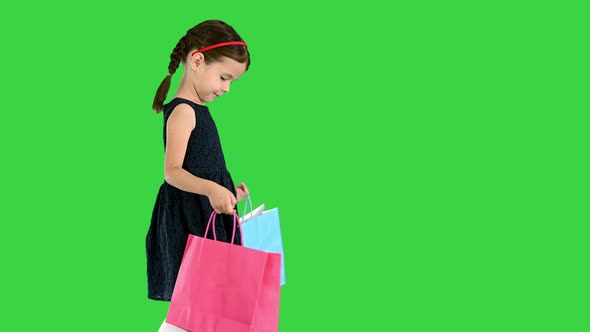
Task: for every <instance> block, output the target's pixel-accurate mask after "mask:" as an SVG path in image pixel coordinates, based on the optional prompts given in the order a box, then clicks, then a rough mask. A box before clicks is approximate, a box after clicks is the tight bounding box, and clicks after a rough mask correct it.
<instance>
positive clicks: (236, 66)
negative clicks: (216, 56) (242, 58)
mask: <svg viewBox="0 0 590 332" xmlns="http://www.w3.org/2000/svg"><path fill="white" fill-rule="evenodd" d="M211 65H212V66H213V67H215V68H216V69H218V70H221V71H226V72H228V73H230V74H234V75H241V74H243V73H244V72H245V71H246V64H245V63H240V62H238V61H236V60H234V59H231V58H227V57H224V58H223V59H222V60H221V61H216V62H213V63H212V64H211Z"/></svg>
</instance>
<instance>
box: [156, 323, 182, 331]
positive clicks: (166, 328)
mask: <svg viewBox="0 0 590 332" xmlns="http://www.w3.org/2000/svg"><path fill="white" fill-rule="evenodd" d="M158 332H188V331H187V330H183V329H181V328H180V327H176V326H174V325H172V324H168V323H166V321H164V322H163V323H162V326H160V329H159V330H158Z"/></svg>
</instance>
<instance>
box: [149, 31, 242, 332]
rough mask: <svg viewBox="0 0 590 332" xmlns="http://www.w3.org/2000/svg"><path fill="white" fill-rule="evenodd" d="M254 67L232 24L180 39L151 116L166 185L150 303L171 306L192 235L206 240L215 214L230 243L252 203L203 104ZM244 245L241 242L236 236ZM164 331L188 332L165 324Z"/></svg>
mask: <svg viewBox="0 0 590 332" xmlns="http://www.w3.org/2000/svg"><path fill="white" fill-rule="evenodd" d="M181 62H182V65H183V68H184V70H183V74H182V80H181V82H180V85H179V87H178V90H177V92H176V94H175V96H174V98H173V99H172V100H171V101H170V102H169V103H167V104H166V105H164V100H165V99H166V95H167V93H168V90H169V88H170V79H171V76H172V75H173V74H174V73H175V72H176V69H177V68H178V65H179V64H180V63H181ZM249 66H250V54H249V52H248V49H247V45H246V43H244V41H243V40H242V38H241V37H240V36H239V35H238V33H237V32H236V31H235V30H234V29H233V28H232V27H231V26H230V25H228V24H226V23H224V22H222V21H219V20H210V21H205V22H202V23H200V24H198V25H196V26H195V27H193V28H192V29H190V30H188V31H187V33H186V35H184V37H182V38H181V39H180V41H179V42H178V44H177V45H176V47H175V48H174V50H173V51H172V54H171V55H170V64H169V65H168V76H166V78H165V79H164V81H162V83H161V84H160V87H159V88H158V91H157V92H156V97H155V99H154V103H153V109H154V110H155V111H156V112H157V113H160V112H162V111H164V132H163V134H164V150H165V155H164V179H165V181H164V183H163V184H162V185H161V186H160V190H159V192H158V196H157V198H156V203H155V206H154V209H153V213H152V220H151V224H150V228H149V230H148V233H147V237H146V253H147V274H148V297H149V298H150V299H153V300H160V301H170V298H171V296H172V291H173V289H174V284H175V282H176V277H177V274H178V270H179V267H180V262H181V260H182V255H183V253H184V248H185V245H186V241H187V238H188V234H189V233H190V234H194V235H197V236H202V237H205V236H206V237H208V238H212V231H209V234H204V233H205V227H206V226H207V221H208V219H209V216H210V215H211V213H212V212H213V210H215V211H217V213H220V214H221V215H220V216H219V217H218V219H217V222H216V228H215V231H216V235H217V240H218V241H224V242H229V241H230V239H231V233H232V231H233V217H232V213H233V210H234V209H235V207H236V204H237V202H239V201H241V200H242V199H243V198H244V197H245V196H247V195H248V189H247V188H246V185H245V184H244V183H242V184H240V185H239V186H234V183H233V181H232V178H231V175H230V173H229V172H228V170H227V168H226V165H225V159H224V157H223V151H222V149H221V143H220V140H219V135H218V132H217V128H216V126H215V122H214V121H213V118H212V117H211V114H210V113H209V108H208V107H207V106H205V105H204V104H205V103H208V102H211V101H213V100H214V99H216V98H218V97H219V96H221V95H223V94H225V93H227V92H229V90H230V84H231V83H232V82H233V81H235V80H237V79H238V78H240V76H242V74H243V73H244V72H246V71H247V70H248V67H249ZM236 238H237V239H238V241H237V244H241V243H240V241H239V239H240V234H239V233H238V234H236ZM160 331H184V330H182V329H180V328H178V327H174V326H172V325H170V324H168V323H166V322H165V321H164V323H163V324H162V326H161V327H160Z"/></svg>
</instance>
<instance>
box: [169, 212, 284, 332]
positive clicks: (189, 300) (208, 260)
mask: <svg viewBox="0 0 590 332" xmlns="http://www.w3.org/2000/svg"><path fill="white" fill-rule="evenodd" d="M216 217H217V214H216V213H215V211H213V213H212V214H211V217H210V218H209V222H208V223H207V228H206V230H205V234H207V232H208V231H209V226H212V227H213V236H214V238H215V239H216V235H215V220H216ZM211 224H213V225H211ZM236 225H237V227H240V224H239V222H238V215H237V213H236V212H235V211H234V230H233V235H232V240H231V244H230V243H225V242H220V241H216V240H211V239H206V238H203V237H199V236H195V235H192V234H190V235H189V237H188V240H187V244H186V247H185V251H184V256H183V258H182V263H181V264H180V270H179V272H178V277H177V279H176V284H175V286H174V291H173V293H172V299H171V301H170V308H169V309H168V315H167V317H166V321H167V322H168V323H170V324H172V325H175V326H178V327H180V328H183V329H185V330H189V331H192V332H213V331H215V332H226V331H227V332H272V331H278V322H279V300H280V276H281V254H278V253H269V252H264V251H261V250H256V249H251V248H245V247H243V246H238V245H235V244H233V242H234V238H235V233H236ZM240 233H241V229H240ZM242 243H243V242H242Z"/></svg>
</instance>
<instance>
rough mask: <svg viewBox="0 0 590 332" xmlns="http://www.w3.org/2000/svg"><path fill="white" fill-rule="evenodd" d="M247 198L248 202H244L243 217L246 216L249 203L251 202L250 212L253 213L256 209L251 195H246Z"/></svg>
mask: <svg viewBox="0 0 590 332" xmlns="http://www.w3.org/2000/svg"><path fill="white" fill-rule="evenodd" d="M246 198H247V199H248V200H247V201H246V202H244V213H242V216H243V217H246V211H248V203H250V213H252V212H253V211H254V206H253V205H252V199H250V195H248V196H246ZM250 219H252V218H250Z"/></svg>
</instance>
